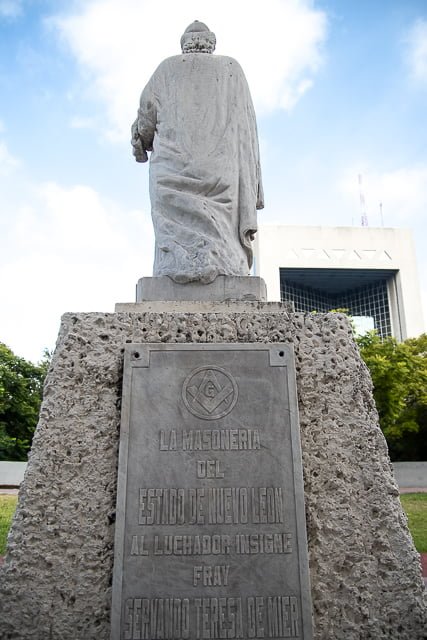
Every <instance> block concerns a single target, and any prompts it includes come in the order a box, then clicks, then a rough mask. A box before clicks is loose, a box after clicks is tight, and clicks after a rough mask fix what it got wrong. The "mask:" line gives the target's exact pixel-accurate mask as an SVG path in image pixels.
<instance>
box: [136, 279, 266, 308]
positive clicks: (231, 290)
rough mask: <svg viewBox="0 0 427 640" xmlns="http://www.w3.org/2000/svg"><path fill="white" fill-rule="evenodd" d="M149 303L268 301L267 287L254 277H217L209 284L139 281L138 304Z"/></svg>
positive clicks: (159, 280)
mask: <svg viewBox="0 0 427 640" xmlns="http://www.w3.org/2000/svg"><path fill="white" fill-rule="evenodd" d="M148 300H150V301H151V300H196V301H212V300H214V301H215V302H225V301H226V300H261V301H266V300H267V288H266V286H265V282H264V280H263V279H262V278H258V277H255V276H217V277H216V278H215V280H214V281H213V282H211V283H209V284H201V283H200V282H187V283H185V284H180V283H179V282H175V281H174V280H172V278H169V277H168V276H157V277H153V278H140V279H139V280H138V284H137V285H136V302H144V301H148Z"/></svg>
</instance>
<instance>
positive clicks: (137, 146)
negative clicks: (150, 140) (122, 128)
mask: <svg viewBox="0 0 427 640" xmlns="http://www.w3.org/2000/svg"><path fill="white" fill-rule="evenodd" d="M130 142H131V145H132V147H133V149H132V153H133V155H134V156H135V160H136V161H137V162H147V160H148V155H147V151H146V150H145V149H144V145H143V143H142V140H141V137H140V135H139V133H138V121H137V120H135V122H134V123H133V125H132V139H131V141H130Z"/></svg>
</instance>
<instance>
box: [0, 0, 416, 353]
mask: <svg viewBox="0 0 427 640" xmlns="http://www.w3.org/2000/svg"><path fill="white" fill-rule="evenodd" d="M242 16H243V17H242ZM194 19H199V20H203V21H204V22H206V23H207V24H208V25H209V27H210V28H211V29H212V30H213V31H215V33H216V36H217V43H218V44H217V52H218V53H220V54H226V55H231V56H233V57H235V58H237V60H239V62H240V63H241V65H242V66H243V69H244V71H245V73H246V75H247V78H248V81H249V84H250V88H251V92H252V95H253V98H254V103H255V108H256V111H257V117H258V129H259V135H260V144H261V159H262V169H263V179H264V191H265V199H266V208H265V209H264V210H263V211H262V212H260V214H259V223H260V224H262V223H263V222H265V223H281V224H307V225H310V224H325V225H344V226H347V225H348V226H350V225H360V221H361V208H360V202H359V185H358V176H359V174H361V175H362V177H363V178H362V179H363V191H364V196H365V201H366V209H367V215H368V220H369V225H370V226H381V217H380V206H379V205H380V202H381V203H382V207H383V222H384V225H385V226H391V227H409V228H411V229H412V230H413V232H414V238H415V241H416V248H417V255H418V267H419V276H420V284H421V289H422V295H423V300H424V309H425V311H424V314H425V319H426V320H427V302H426V301H427V251H426V238H427V215H426V214H427V127H426V119H427V118H426V114H427V3H426V2H425V0H357V1H356V0H330V1H327V0H323V1H313V2H310V1H308V0H264V1H263V2H262V4H260V3H259V2H255V1H252V0H233V2H232V3H230V2H229V1H226V0H216V2H211V1H208V0H198V1H196V0H182V1H181V2H179V3H178V2H176V0H157V2H155V3H153V2H148V1H147V0H85V1H74V2H73V1H71V0H68V1H67V2H62V1H61V0H59V1H55V2H53V1H52V2H51V1H49V0H45V1H43V0H39V1H37V0H27V1H25V0H22V1H20V2H19V1H16V0H0V305H1V309H0V318H1V322H0V341H3V342H5V343H6V344H8V345H9V346H10V347H11V348H12V349H13V350H14V351H15V352H16V353H17V354H18V355H21V356H23V357H25V358H28V359H31V360H34V361H37V360H38V359H40V357H41V356H42V351H43V349H44V348H45V347H47V348H49V349H52V348H53V347H54V344H55V340H56V336H57V332H58V327H59V321H60V316H61V314H62V313H63V312H65V311H73V312H76V311H113V310H114V304H115V303H116V302H131V301H133V299H134V287H135V283H136V281H137V280H138V278H139V277H141V276H143V275H150V274H151V264H152V249H153V234H152V229H151V221H150V205H149V199H148V167H147V165H138V164H137V163H135V162H134V160H133V158H132V154H131V151H130V145H129V138H130V133H129V129H130V124H131V122H132V121H133V119H134V117H135V114H136V109H137V105H138V97H139V94H140V91H141V89H142V88H143V86H144V85H145V83H146V82H147V80H148V78H149V76H150V75H151V73H152V72H153V70H154V69H155V67H156V66H157V65H158V64H159V63H160V62H161V60H162V59H164V58H165V57H166V56H168V55H174V54H176V53H179V40H180V36H181V34H182V32H183V30H184V29H185V27H186V26H187V25H188V24H189V23H190V22H192V21H193V20H194Z"/></svg>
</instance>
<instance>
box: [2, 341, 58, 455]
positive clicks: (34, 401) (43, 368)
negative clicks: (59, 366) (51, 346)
mask: <svg viewBox="0 0 427 640" xmlns="http://www.w3.org/2000/svg"><path fill="white" fill-rule="evenodd" d="M49 362H50V354H49V352H48V351H45V355H44V358H43V360H42V361H41V362H40V363H39V364H33V363H32V362H29V361H27V360H24V358H19V357H18V356H16V355H15V354H14V353H13V351H11V349H9V347H7V346H6V345H5V344H3V343H2V342H0V460H26V459H27V454H28V451H29V449H30V447H31V442H32V439H33V434H34V430H35V428H36V425H37V420H38V415H39V410H40V403H41V399H42V392H43V383H44V379H45V376H46V373H47V369H48V366H49Z"/></svg>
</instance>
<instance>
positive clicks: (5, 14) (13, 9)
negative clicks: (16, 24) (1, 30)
mask: <svg viewBox="0 0 427 640" xmlns="http://www.w3.org/2000/svg"><path fill="white" fill-rule="evenodd" d="M21 13H22V0H0V18H17V17H18V16H20V15H21Z"/></svg>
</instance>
